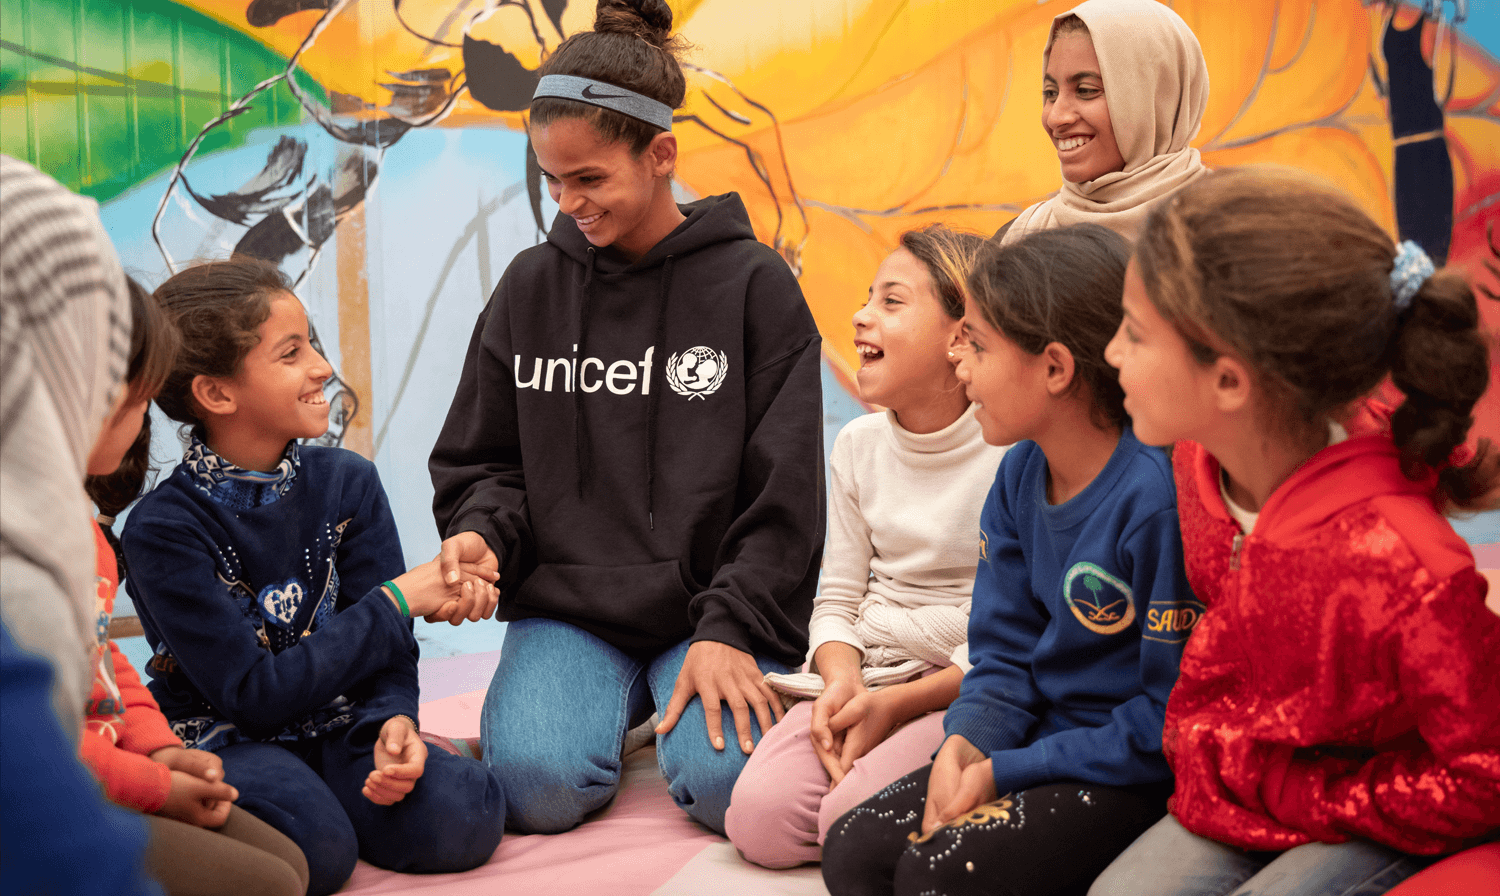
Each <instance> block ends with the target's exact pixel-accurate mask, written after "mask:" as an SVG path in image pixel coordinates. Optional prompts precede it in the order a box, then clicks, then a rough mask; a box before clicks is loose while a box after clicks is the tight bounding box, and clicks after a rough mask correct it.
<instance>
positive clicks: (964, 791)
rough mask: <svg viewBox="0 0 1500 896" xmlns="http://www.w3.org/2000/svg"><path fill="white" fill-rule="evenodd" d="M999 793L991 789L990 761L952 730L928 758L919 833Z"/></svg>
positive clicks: (927, 831) (993, 776)
mask: <svg viewBox="0 0 1500 896" xmlns="http://www.w3.org/2000/svg"><path fill="white" fill-rule="evenodd" d="M999 796H1000V795H999V794H998V793H996V792H995V766H994V763H993V762H991V761H990V758H989V757H988V756H986V755H985V754H984V753H981V752H980V751H979V748H978V747H976V746H974V745H973V744H971V743H969V741H968V740H967V739H966V738H964V737H962V736H961V735H957V734H955V735H953V736H952V737H950V738H948V739H947V740H946V741H944V742H943V748H942V749H941V750H938V755H937V759H934V760H933V762H932V775H931V777H929V778H928V779H927V808H926V811H924V812H923V813H922V833H924V834H929V833H931V832H933V831H935V830H937V829H938V828H940V827H942V826H943V825H945V824H947V823H948V822H950V821H952V820H953V819H955V818H958V817H959V816H961V815H965V814H967V813H969V812H972V811H974V810H975V809H977V808H978V807H980V806H982V805H984V804H985V803H990V802H994V801H995V800H996V799H998V798H999Z"/></svg>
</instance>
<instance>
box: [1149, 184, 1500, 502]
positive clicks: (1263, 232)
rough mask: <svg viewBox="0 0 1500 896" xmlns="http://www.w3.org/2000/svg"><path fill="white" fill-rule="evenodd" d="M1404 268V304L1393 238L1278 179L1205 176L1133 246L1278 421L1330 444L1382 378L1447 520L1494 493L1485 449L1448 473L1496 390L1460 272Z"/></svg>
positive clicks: (1193, 326)
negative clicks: (1488, 394)
mask: <svg viewBox="0 0 1500 896" xmlns="http://www.w3.org/2000/svg"><path fill="white" fill-rule="evenodd" d="M1399 258H1400V261H1401V268H1402V270H1401V271H1400V272H1399V274H1400V276H1398V278H1397V279H1398V281H1399V284H1398V286H1399V291H1400V295H1399V298H1400V299H1401V300H1402V301H1400V302H1398V301H1397V299H1398V295H1397V286H1393V285H1392V282H1391V280H1392V272H1393V271H1395V269H1396V267H1397V259H1398V253H1397V249H1396V247H1395V246H1393V244H1392V242H1391V238H1390V235H1389V234H1387V233H1386V232H1385V231H1384V230H1383V229H1382V228H1381V227H1380V226H1379V225H1378V224H1376V223H1375V222H1374V221H1373V220H1372V219H1371V218H1370V216H1369V215H1367V214H1365V212H1364V211H1363V210H1361V209H1360V208H1359V207H1358V206H1357V205H1355V204H1354V202H1353V201H1352V200H1350V199H1349V197H1347V196H1345V195H1344V194H1343V193H1341V192H1339V191H1338V190H1336V189H1334V188H1333V187H1331V186H1329V185H1327V184H1325V183H1323V182H1321V181H1316V180H1314V179H1312V178H1310V177H1309V176H1308V175H1305V174H1302V173H1300V172H1295V171H1292V170H1290V169H1277V168H1259V169H1257V168H1242V169H1237V170H1236V169H1228V170H1224V171H1217V172H1214V173H1212V174H1209V175H1207V176H1205V177H1203V178H1200V179H1199V180H1197V181H1195V182H1194V183H1192V184H1190V185H1189V186H1187V187H1185V188H1184V189H1182V190H1180V191H1178V192H1177V193H1175V194H1173V196H1172V197H1171V198H1169V199H1167V200H1166V201H1164V202H1163V203H1162V204H1161V205H1159V206H1158V207H1157V208H1156V209H1154V210H1153V211H1152V212H1151V215H1150V217H1149V218H1148V219H1147V221H1146V226H1145V228H1144V230H1143V231H1142V233H1141V237H1140V240H1139V242H1138V243H1137V244H1136V261H1137V265H1138V269H1139V271H1140V274H1141V281H1142V283H1143V284H1144V286H1145V287H1146V293H1147V295H1149V296H1150V297H1151V301H1152V303H1153V304H1154V305H1155V306H1156V308H1157V310H1158V311H1159V312H1161V314H1162V316H1163V317H1164V318H1166V319H1167V320H1168V321H1169V322H1170V323H1172V325H1173V326H1174V327H1176V329H1177V331H1178V333H1180V334H1181V335H1182V336H1183V338H1184V339H1185V340H1187V341H1188V343H1189V345H1190V346H1194V347H1195V356H1196V357H1197V359H1198V361H1199V363H1208V362H1209V361H1211V360H1212V357H1213V356H1214V355H1216V354H1217V353H1218V352H1219V351H1221V350H1228V351H1232V352H1234V353H1235V354H1236V355H1237V356H1239V357H1240V358H1241V359H1243V360H1244V361H1245V362H1247V363H1248V364H1249V365H1250V367H1251V368H1252V370H1253V373H1254V374H1255V379H1256V381H1257V384H1258V385H1259V386H1260V387H1261V388H1262V389H1263V390H1264V391H1265V394H1266V395H1267V396H1268V397H1269V399H1270V403H1271V410H1272V411H1273V412H1274V417H1273V419H1271V420H1270V421H1268V422H1269V423H1270V424H1271V425H1273V426H1277V427H1279V428H1281V429H1283V430H1284V431H1286V432H1288V433H1291V434H1293V435H1297V434H1300V433H1309V434H1315V433H1321V432H1324V431H1326V427H1327V421H1328V420H1329V419H1333V418H1337V416H1338V415H1339V414H1340V413H1342V412H1343V411H1344V410H1345V409H1347V408H1348V407H1349V406H1350V404H1351V403H1353V402H1354V401H1356V400H1358V399H1360V398H1363V397H1364V396H1367V395H1369V394H1370V393H1371V392H1372V391H1373V390H1374V389H1375V388H1376V387H1378V386H1379V385H1380V383H1381V382H1382V381H1383V380H1384V379H1385V377H1386V376H1387V375H1389V376H1390V377H1391V380H1392V382H1393V383H1394V384H1395V386H1396V388H1398V389H1400V390H1401V392H1402V393H1404V395H1405V396H1406V399H1405V401H1404V402H1403V403H1402V404H1401V406H1400V407H1399V408H1397V409H1396V411H1395V413H1394V414H1393V415H1392V418H1391V435H1392V438H1393V440H1394V442H1395V444H1396V447H1397V448H1398V449H1399V450H1400V452H1401V467H1402V472H1403V473H1405V474H1406V476H1407V477H1408V478H1410V479H1413V480H1420V479H1422V478H1424V477H1427V476H1430V475H1432V473H1433V472H1434V471H1436V473H1437V477H1438V493H1437V495H1436V497H1437V499H1438V501H1439V503H1440V504H1441V505H1443V506H1444V507H1445V509H1457V510H1477V509H1481V508H1482V507H1483V506H1484V505H1485V502H1486V501H1487V500H1488V499H1490V498H1492V497H1493V492H1494V489H1495V486H1496V483H1497V481H1500V465H1497V461H1496V460H1495V459H1494V457H1493V452H1492V451H1491V449H1490V445H1489V442H1488V441H1487V440H1486V441H1484V442H1481V443H1480V444H1479V447H1478V451H1477V453H1476V454H1475V455H1474V457H1473V458H1472V459H1470V460H1468V461H1467V462H1466V463H1462V464H1455V463H1453V459H1454V456H1455V452H1456V450H1457V449H1459V447H1460V446H1462V445H1463V444H1464V440H1465V439H1467V438H1468V435H1469V429H1470V427H1472V426H1473V424H1474V415H1473V414H1474V404H1475V402H1477V401H1478V400H1479V397H1480V396H1481V395H1483V394H1484V391H1485V388H1486V386H1487V385H1488V383H1489V347H1488V344H1487V342H1486V340H1485V337H1484V336H1483V335H1482V334H1481V332H1480V331H1479V310H1478V307H1477V304H1476V301H1475V297H1474V293H1473V291H1472V290H1471V289H1470V288H1469V286H1468V284H1467V282H1465V280H1464V278H1463V277H1462V276H1460V275H1459V273H1458V272H1456V271H1452V270H1449V269H1447V268H1444V269H1442V270H1439V271H1436V272H1433V273H1431V274H1430V276H1429V275H1428V272H1431V267H1430V266H1428V265H1430V262H1426V263H1425V264H1424V262H1425V257H1423V256H1421V255H1420V253H1419V250H1416V249H1415V248H1412V249H1407V248H1403V249H1402V250H1401V253H1400V255H1399ZM1408 263H1410V264H1411V265H1412V266H1413V269H1409V268H1408ZM1210 342H1212V343H1213V344H1214V345H1215V346H1216V347H1215V348H1214V349H1209V348H1207V346H1208V345H1209V344H1210ZM1200 348H1201V351H1200V350H1199V349H1200Z"/></svg>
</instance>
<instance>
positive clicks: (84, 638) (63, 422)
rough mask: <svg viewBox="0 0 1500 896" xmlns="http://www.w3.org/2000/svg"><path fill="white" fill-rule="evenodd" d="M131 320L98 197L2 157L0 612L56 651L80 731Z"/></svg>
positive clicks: (64, 692)
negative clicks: (94, 483) (108, 447)
mask: <svg viewBox="0 0 1500 896" xmlns="http://www.w3.org/2000/svg"><path fill="white" fill-rule="evenodd" d="M130 326H131V322H130V299H129V294H128V293H127V292H126V288H125V272H124V271H123V270H121V269H120V262H119V259H118V258H116V257H115V251H114V247H112V246H111V245H110V243H109V237H107V236H106V235H105V233H104V227H103V226H102V225H101V224H100V222H99V208H98V206H97V205H95V203H94V200H92V199H85V198H84V197H82V196H76V195H74V194H72V193H70V192H68V191H67V190H66V189H65V188H64V187H63V186H62V185H61V184H59V183H58V182H57V181H55V180H53V179H52V178H50V177H48V176H47V175H45V174H43V173H42V172H40V171H38V170H36V169H35V168H33V167H31V166H30V165H27V164H25V163H24V162H19V161H17V160H15V159H12V158H10V157H9V156H0V373H3V376H0V618H3V619H4V622H5V627H6V628H7V629H8V630H9V631H10V633H11V635H12V636H13V637H14V638H15V639H16V642H17V643H18V644H20V645H21V646H22V647H23V648H25V649H26V650H28V651H30V652H32V653H35V654H39V655H41V656H43V657H45V658H46V659H47V660H49V661H50V662H51V663H52V666H53V669H54V671H55V673H56V679H55V683H54V685H53V706H54V708H55V709H56V711H57V715H58V719H59V721H61V722H62V725H63V730H64V731H67V732H68V733H69V734H72V735H73V736H75V737H76V736H77V732H78V731H79V729H80V728H81V727H82V725H83V710H84V701H85V700H87V699H88V695H89V688H90V687H91V686H92V684H93V672H92V670H91V668H90V666H89V658H90V653H91V650H92V649H93V647H94V646H95V645H96V644H97V638H98V635H97V628H98V625H99V624H100V620H99V618H98V608H97V606H96V605H95V602H94V591H95V585H94V533H93V530H92V528H91V526H92V525H93V524H92V523H91V522H90V516H91V514H90V511H89V500H88V496H87V495H86V494H85V493H84V491H83V475H84V470H85V468H86V467H87V466H88V456H89V452H90V450H91V449H92V448H93V445H94V438H95V436H96V435H97V434H98V432H99V428H100V426H101V425H102V424H103V423H104V418H105V417H106V416H107V415H108V413H109V410H110V407H111V405H112V404H113V401H114V395H115V392H116V390H117V389H118V387H119V385H120V380H121V378H122V377H123V376H124V375H125V368H126V363H127V361H128V359H129V355H130Z"/></svg>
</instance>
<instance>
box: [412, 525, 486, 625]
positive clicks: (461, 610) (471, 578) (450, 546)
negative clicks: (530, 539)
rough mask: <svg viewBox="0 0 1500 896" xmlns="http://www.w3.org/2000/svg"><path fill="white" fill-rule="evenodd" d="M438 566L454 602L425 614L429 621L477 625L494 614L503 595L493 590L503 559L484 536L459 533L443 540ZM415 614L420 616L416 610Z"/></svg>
mask: <svg viewBox="0 0 1500 896" xmlns="http://www.w3.org/2000/svg"><path fill="white" fill-rule="evenodd" d="M437 563H438V565H439V566H441V567H442V575H443V582H444V583H445V584H447V585H449V586H450V587H453V588H454V589H455V590H454V591H453V592H452V593H453V595H454V598H455V599H454V600H451V601H449V602H448V603H446V604H444V605H443V606H442V607H441V608H439V609H438V610H437V611H436V612H433V613H424V614H422V615H423V616H424V617H425V618H426V619H427V621H428V622H447V623H450V624H452V625H458V624H459V623H460V622H463V621H464V619H468V620H469V621H470V622H478V621H479V620H481V619H485V618H488V617H489V615H490V614H491V613H493V612H494V611H495V606H496V605H497V604H498V603H499V602H500V592H499V591H498V590H497V589H495V587H494V583H495V582H497V581H499V579H500V560H499V558H498V557H496V556H495V552H494V551H493V550H491V549H490V546H489V543H488V542H486V541H485V540H484V536H483V535H480V534H479V533H478V532H460V533H458V534H457V535H454V536H452V537H450V538H445V539H443V546H442V548H441V549H440V551H439V552H438V555H437ZM412 615H413V616H415V615H417V614H416V612H415V611H413V613H412Z"/></svg>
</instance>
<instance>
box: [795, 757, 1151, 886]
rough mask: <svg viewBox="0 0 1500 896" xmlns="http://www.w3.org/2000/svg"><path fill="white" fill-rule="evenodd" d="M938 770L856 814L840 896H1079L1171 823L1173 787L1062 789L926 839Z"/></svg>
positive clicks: (829, 861) (836, 851)
mask: <svg viewBox="0 0 1500 896" xmlns="http://www.w3.org/2000/svg"><path fill="white" fill-rule="evenodd" d="M931 772H932V766H930V765H929V766H927V767H925V768H921V769H918V770H917V771H914V772H912V773H911V774H909V775H907V776H906V777H904V778H902V779H901V780H899V781H897V782H896V783H894V784H892V785H891V786H889V787H887V788H885V789H884V790H882V791H880V792H879V793H877V794H875V795H874V796H873V797H871V798H870V799H868V800H866V801H865V802H863V803H861V804H859V805H858V806H856V807H854V808H853V809H851V810H850V811H849V812H848V814H846V815H844V816H843V817H842V818H840V819H839V820H838V821H836V822H834V823H833V827H832V828H830V829H829V831H828V839H827V840H826V841H825V842H824V844H823V881H824V882H825V883H826V884H827V885H828V892H829V893H831V894H832V896H890V894H896V896H919V894H920V896H971V894H972V896H980V894H983V896H1063V894H1067V896H1072V894H1083V893H1086V892H1087V891H1088V888H1089V884H1090V883H1092V882H1093V880H1094V878H1095V877H1097V876H1098V875H1099V873H1100V872H1101V871H1103V870H1104V868H1105V866H1107V865H1108V864H1109V863H1110V862H1111V861H1113V860H1114V858H1115V856H1117V855H1119V854H1120V853H1121V852H1123V851H1124V849H1125V847H1127V846H1129V845H1130V844H1131V842H1132V841H1134V840H1135V838H1136V837H1138V836H1140V834H1141V833H1142V832H1144V831H1145V830H1146V828H1148V827H1150V826H1151V825H1153V824H1155V823H1156V822H1157V821H1158V820H1159V819H1160V818H1161V817H1162V816H1163V815H1164V814H1166V798H1167V794H1168V793H1170V785H1165V784H1161V785H1152V786H1148V787H1101V786H1099V785H1097V784H1080V783H1077V782H1061V783H1057V784H1047V785H1044V786H1041V787H1033V788H1032V789H1030V790H1025V791H1022V792H1021V793H1019V794H1012V795H1007V796H1004V797H1001V798H1000V799H998V800H996V801H995V802H993V803H986V804H985V805H983V806H980V807H979V808H977V809H975V810H974V811H973V812H970V813H969V814H968V815H965V816H963V817H962V818H959V819H957V820H955V821H952V822H949V823H948V824H947V825H944V826H943V827H941V828H939V829H937V830H936V831H934V832H932V834H931V835H929V836H928V837H925V838H922V837H921V836H920V835H921V829H922V810H923V808H924V804H925V802H926V799H927V776H928V775H929V774H930V773H931Z"/></svg>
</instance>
